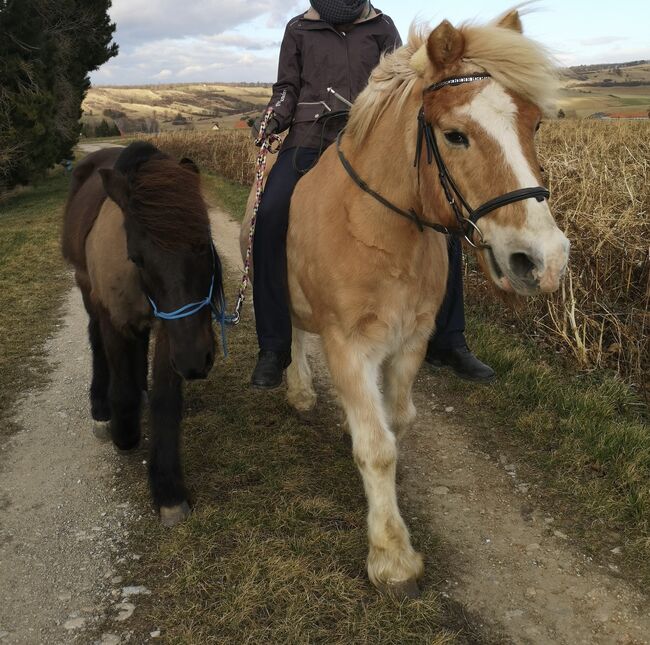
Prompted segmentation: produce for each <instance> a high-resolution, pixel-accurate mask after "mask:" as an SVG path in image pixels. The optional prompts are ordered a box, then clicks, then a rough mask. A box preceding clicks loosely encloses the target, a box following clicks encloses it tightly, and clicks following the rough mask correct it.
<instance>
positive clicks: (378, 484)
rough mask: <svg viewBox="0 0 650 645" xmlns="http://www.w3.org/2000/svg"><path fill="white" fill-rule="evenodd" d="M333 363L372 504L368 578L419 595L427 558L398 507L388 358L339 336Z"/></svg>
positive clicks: (328, 342)
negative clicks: (382, 381)
mask: <svg viewBox="0 0 650 645" xmlns="http://www.w3.org/2000/svg"><path fill="white" fill-rule="evenodd" d="M323 341H324V349H325V355H326V357H327V362H328V365H329V368H330V372H331V375H332V381H333V383H334V386H335V387H336V389H337V391H338V394H339V396H340V398H341V402H342V404H343V407H344V409H345V412H346V414H347V418H348V425H349V428H350V434H351V436H352V450H353V454H354V459H355V462H356V464H357V466H358V467H359V471H360V472H361V476H362V478H363V484H364V488H365V491H366V497H367V499H368V541H369V547H370V548H369V553H368V575H369V577H370V580H371V581H372V583H373V584H374V585H375V586H376V587H378V588H379V589H380V590H382V591H389V592H391V593H394V594H396V595H398V596H409V597H415V596H417V595H418V593H419V591H418V586H417V582H416V580H417V579H418V578H419V577H420V576H421V575H422V573H423V570H424V566H423V562H422V556H421V555H420V554H419V553H416V551H414V549H413V547H412V546H411V540H410V537H409V532H408V529H407V528H406V525H405V523H404V520H403V519H402V517H401V515H400V512H399V508H398V505H397V492H396V488H395V468H396V462H397V446H396V440H395V436H394V435H393V433H392V432H391V431H390V429H389V427H388V420H387V419H386V413H385V410H384V404H383V401H382V396H381V392H380V390H379V383H378V381H379V367H380V364H381V361H382V359H383V356H373V354H372V352H371V351H369V350H368V348H367V347H363V346H352V345H351V344H350V343H349V342H346V339H345V338H343V337H342V336H341V335H340V334H339V333H338V332H337V331H334V332H329V333H327V334H324V336H323Z"/></svg>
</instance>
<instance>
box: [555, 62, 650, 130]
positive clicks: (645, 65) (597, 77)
mask: <svg viewBox="0 0 650 645" xmlns="http://www.w3.org/2000/svg"><path fill="white" fill-rule="evenodd" d="M563 81H564V82H563V89H562V91H561V93H560V100H559V104H558V107H560V108H562V109H563V110H564V112H565V114H566V115H567V116H576V117H587V116H590V115H592V114H594V113H598V112H602V113H605V114H614V115H620V116H636V115H646V116H647V114H648V110H650V61H635V62H632V63H621V64H617V65H613V64H612V65H581V66H578V67H571V68H569V69H567V70H565V73H564V77H563Z"/></svg>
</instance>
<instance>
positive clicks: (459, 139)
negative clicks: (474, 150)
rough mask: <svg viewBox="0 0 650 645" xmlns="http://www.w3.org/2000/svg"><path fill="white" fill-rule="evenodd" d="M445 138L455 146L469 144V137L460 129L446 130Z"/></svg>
mask: <svg viewBox="0 0 650 645" xmlns="http://www.w3.org/2000/svg"><path fill="white" fill-rule="evenodd" d="M445 139H447V141H449V143H451V144H452V145H454V146H465V147H467V146H468V145H469V140H468V139H467V137H466V136H465V135H464V134H463V133H462V132H458V130H452V131H451V132H445Z"/></svg>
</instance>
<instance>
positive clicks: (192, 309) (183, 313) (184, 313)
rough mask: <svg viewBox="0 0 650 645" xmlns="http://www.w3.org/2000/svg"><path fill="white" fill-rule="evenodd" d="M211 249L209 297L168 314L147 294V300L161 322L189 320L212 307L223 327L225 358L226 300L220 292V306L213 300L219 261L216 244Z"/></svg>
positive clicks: (222, 338)
mask: <svg viewBox="0 0 650 645" xmlns="http://www.w3.org/2000/svg"><path fill="white" fill-rule="evenodd" d="M210 248H211V249H212V280H211V282H210V291H208V295H207V296H206V297H205V298H204V299H203V300H199V301H198V302H191V303H190V304H188V305H183V306H182V307H179V308H178V309H176V310H174V311H169V312H166V311H160V310H159V309H158V306H157V305H156V303H155V302H154V300H153V298H152V297H151V296H150V295H149V294H147V299H148V300H149V303H150V304H151V308H152V309H153V315H154V317H155V318H158V319H160V320H180V319H181V318H188V317H189V316H193V315H194V314H197V313H199V311H201V309H204V308H205V307H210V309H211V310H212V318H213V320H217V321H218V322H219V325H220V327H221V342H222V346H223V354H224V356H225V357H227V356H228V344H227V341H226V299H225V298H224V295H223V292H222V291H220V293H219V303H218V304H217V303H216V302H215V301H214V299H213V295H214V281H215V276H216V272H217V261H216V252H215V250H214V244H212V245H211V247H210Z"/></svg>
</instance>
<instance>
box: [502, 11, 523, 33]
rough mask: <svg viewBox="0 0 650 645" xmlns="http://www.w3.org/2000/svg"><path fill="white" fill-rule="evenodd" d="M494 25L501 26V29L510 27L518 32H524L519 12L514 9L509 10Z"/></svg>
mask: <svg viewBox="0 0 650 645" xmlns="http://www.w3.org/2000/svg"><path fill="white" fill-rule="evenodd" d="M496 25H497V27H501V28H503V29H512V31H518V32H519V33H520V34H522V33H523V32H524V27H523V25H522V24H521V18H520V17H519V12H518V11H517V10H516V9H513V10H512V11H509V12H508V13H507V14H505V15H504V16H502V17H501V18H499V19H498V20H497V23H496Z"/></svg>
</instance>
